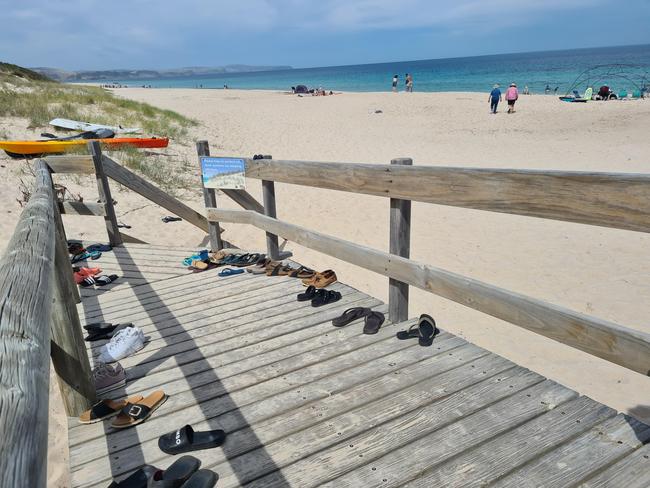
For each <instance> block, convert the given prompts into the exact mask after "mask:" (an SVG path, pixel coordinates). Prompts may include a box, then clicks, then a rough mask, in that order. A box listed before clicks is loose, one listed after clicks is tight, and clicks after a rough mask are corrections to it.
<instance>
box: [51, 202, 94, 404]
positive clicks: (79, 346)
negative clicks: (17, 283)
mask: <svg viewBox="0 0 650 488" xmlns="http://www.w3.org/2000/svg"><path fill="white" fill-rule="evenodd" d="M56 205H57V202H56V200H52V206H53V207H54V206H56ZM53 218H54V222H55V252H54V286H53V293H52V298H53V303H52V309H51V310H52V314H51V337H52V341H51V351H50V355H51V357H52V366H54V369H55V371H56V375H57V380H58V383H59V390H60V392H61V398H62V400H63V405H64V408H65V412H66V414H67V415H68V416H70V417H76V416H78V415H80V414H81V413H82V412H83V411H85V410H87V409H88V408H90V407H91V406H92V405H93V404H94V403H95V401H96V395H95V384H94V382H93V377H92V373H91V369H90V363H89V362H88V355H87V354H86V347H85V343H84V339H83V334H82V333H81V324H80V323H79V316H78V315H77V306H76V294H75V292H76V290H77V286H76V285H75V283H74V281H73V278H72V271H71V270H72V268H71V266H70V257H69V254H68V248H67V243H66V239H65V232H64V229H63V222H62V221H61V216H60V215H59V213H58V210H57V209H56V208H55V209H54V212H53Z"/></svg>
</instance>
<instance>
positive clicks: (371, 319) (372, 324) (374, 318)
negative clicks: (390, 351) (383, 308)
mask: <svg viewBox="0 0 650 488" xmlns="http://www.w3.org/2000/svg"><path fill="white" fill-rule="evenodd" d="M384 320H386V317H384V314H383V313H381V312H370V314H369V315H367V316H366V322H365V324H364V325H363V333H364V334H366V335H373V334H376V333H377V332H379V329H380V328H381V324H383V323H384Z"/></svg>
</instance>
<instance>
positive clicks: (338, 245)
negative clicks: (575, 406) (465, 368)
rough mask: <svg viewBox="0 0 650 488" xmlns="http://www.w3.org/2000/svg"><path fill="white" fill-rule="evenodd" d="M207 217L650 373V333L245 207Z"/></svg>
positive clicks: (640, 371) (209, 214) (643, 372)
mask: <svg viewBox="0 0 650 488" xmlns="http://www.w3.org/2000/svg"><path fill="white" fill-rule="evenodd" d="M207 211H208V218H209V219H215V220H219V221H222V222H233V223H243V224H250V225H253V226H255V227H257V228H259V229H262V230H265V231H269V232H273V233H274V234H277V235H280V236H282V237H285V238H287V239H289V240H291V241H292V242H295V243H297V244H301V245H303V246H306V247H308V248H310V249H313V250H316V251H319V252H322V253H324V254H327V255H329V256H333V257H336V258H337V259H341V260H343V261H347V262H349V263H353V264H355V265H357V266H360V267H362V268H365V269H369V270H371V271H374V272H376V273H379V274H381V275H384V276H388V277H390V278H394V279H397V280H399V281H402V282H404V283H408V284H411V285H413V286H417V287H418V288H421V289H423V290H426V291H429V292H432V293H435V294H436V295H439V296H442V297H444V298H447V299H449V300H452V301H455V302H457V303H460V304H462V305H465V306H467V307H470V308H473V309H475V310H478V311H480V312H484V313H487V314H489V315H492V316H494V317H497V318H500V319H502V320H505V321H507V322H510V323H512V324H515V325H518V326H520V327H523V328H525V329H527V330H530V331H532V332H536V333H538V334H541V335H543V336H546V337H550V338H551V339H554V340H556V341H558V342H561V343H563V344H567V345H569V346H572V347H575V348H577V349H580V350H582V351H585V352H587V353H589V354H593V355H594V356H598V357H600V358H602V359H606V360H608V361H611V362H613V363H616V364H619V365H621V366H624V367H626V368H629V369H631V370H633V371H637V372H639V373H642V374H644V375H650V334H648V333H645V332H641V331H637V330H634V329H630V328H626V327H623V326H620V325H618V324H615V323H613V322H610V321H607V320H603V319H599V318H596V317H591V316H588V315H584V314H581V313H579V312H575V311H573V310H570V309H568V308H565V307H561V306H559V305H554V304H551V303H548V302H545V301H543V300H538V299H535V298H531V297H527V296H525V295H522V294H519V293H516V292H512V291H508V290H504V289H503V288H499V287H496V286H493V285H489V284H487V283H483V282H481V281H478V280H474V279H472V278H468V277H465V276H461V275H458V274H456V273H452V272H450V271H446V270H443V269H440V268H436V267H434V266H429V265H426V264H422V263H418V262H415V261H411V260H409V259H406V258H402V257H400V256H395V255H393V254H389V253H386V252H382V251H378V250H376V249H372V248H369V247H365V246H361V245H359V244H354V243H351V242H348V241H345V240H343V239H339V238H336V237H332V236H328V235H325V234H322V233H320V232H316V231H312V230H309V229H305V228H304V227H300V226H297V225H294V224H290V223H288V222H283V221H280V220H276V219H271V218H269V217H266V216H265V215H261V214H258V213H256V212H250V211H245V210H220V209H207Z"/></svg>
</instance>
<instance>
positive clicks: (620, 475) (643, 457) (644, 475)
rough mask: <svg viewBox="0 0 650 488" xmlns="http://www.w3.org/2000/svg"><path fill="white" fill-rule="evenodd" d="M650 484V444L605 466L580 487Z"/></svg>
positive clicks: (639, 487)
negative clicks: (603, 469) (604, 468)
mask: <svg viewBox="0 0 650 488" xmlns="http://www.w3.org/2000/svg"><path fill="white" fill-rule="evenodd" d="M648 486H650V444H646V445H645V446H643V447H641V448H639V449H637V450H636V451H634V452H633V453H632V454H629V455H627V456H625V457H624V458H623V459H621V460H620V461H618V462H617V463H615V464H614V465H612V466H610V467H609V468H607V469H606V470H605V471H603V472H602V473H600V474H599V475H597V476H596V477H594V478H592V479H590V480H589V481H587V482H586V483H584V484H582V485H580V488H612V487H625V488H648Z"/></svg>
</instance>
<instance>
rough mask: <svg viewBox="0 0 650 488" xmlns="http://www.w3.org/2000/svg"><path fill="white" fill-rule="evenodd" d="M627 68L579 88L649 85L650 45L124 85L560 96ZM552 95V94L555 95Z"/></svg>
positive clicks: (234, 74) (128, 82) (140, 81)
mask: <svg viewBox="0 0 650 488" xmlns="http://www.w3.org/2000/svg"><path fill="white" fill-rule="evenodd" d="M612 64H623V65H626V66H622V67H618V68H611V69H610V68H599V69H596V70H593V71H592V72H590V73H587V74H586V75H585V77H584V79H583V80H581V81H580V80H579V83H578V85H577V86H576V88H577V89H578V90H580V91H581V92H582V91H584V89H585V88H587V86H588V85H592V86H594V87H596V89H597V87H599V86H600V85H603V84H607V85H609V86H610V87H612V89H614V90H615V91H620V90H621V89H626V90H628V91H630V92H632V91H633V90H635V89H638V88H641V86H643V84H644V83H645V84H647V85H648V86H650V45H643V46H623V47H610V48H597V49H573V50H568V51H549V52H535V53H522V54H502V55H493V56H478V57H467V58H449V59H432V60H424V61H406V62H396V63H381V64H363V65H354V66H332V67H325V68H305V69H292V70H283V71H265V72H257V73H230V74H224V75H221V76H217V77H209V78H183V79H165V80H138V81H133V80H129V81H121V80H115V81H116V82H121V83H123V84H127V85H129V86H139V85H143V84H146V85H151V86H152V87H163V88H198V87H202V88H222V87H223V86H224V85H228V87H229V88H237V89H269V90H289V89H290V88H291V87H292V86H296V85H298V84H303V85H307V86H308V87H319V86H322V87H324V88H326V89H327V90H342V91H359V92H363V91H388V90H390V86H391V79H392V76H393V74H398V75H399V77H400V82H399V89H400V91H402V90H403V89H404V76H405V73H411V74H412V75H413V78H414V91H426V92H444V91H477V92H478V91H480V92H484V91H489V89H491V87H492V85H493V84H494V83H500V84H501V85H502V86H503V85H507V84H509V83H511V82H516V83H517V85H518V86H519V88H520V89H523V88H524V86H526V85H527V86H528V87H529V89H530V90H531V91H532V92H533V93H543V92H544V89H545V88H546V86H547V85H548V86H550V88H551V89H555V87H558V94H564V93H566V92H567V91H569V90H570V89H572V88H573V84H574V81H576V78H578V77H579V76H580V75H581V73H583V72H584V71H585V70H587V69H589V68H593V67H594V66H599V65H612ZM551 93H552V92H551Z"/></svg>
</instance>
